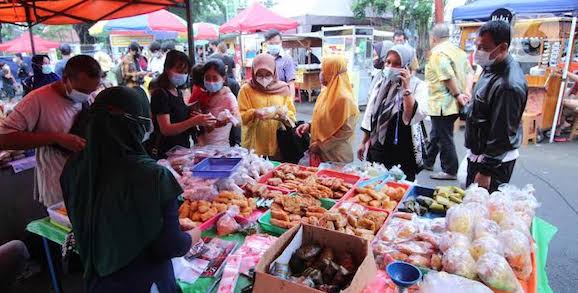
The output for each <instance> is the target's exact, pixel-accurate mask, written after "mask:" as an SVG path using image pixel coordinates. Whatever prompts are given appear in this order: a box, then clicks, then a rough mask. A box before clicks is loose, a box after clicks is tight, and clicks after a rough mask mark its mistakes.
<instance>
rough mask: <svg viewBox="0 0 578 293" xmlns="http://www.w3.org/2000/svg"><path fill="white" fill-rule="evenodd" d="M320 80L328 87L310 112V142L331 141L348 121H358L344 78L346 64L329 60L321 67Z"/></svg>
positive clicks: (337, 59)
mask: <svg viewBox="0 0 578 293" xmlns="http://www.w3.org/2000/svg"><path fill="white" fill-rule="evenodd" d="M321 69H322V70H323V80H328V81H329V83H328V84H327V86H326V87H325V88H323V89H322V90H321V94H319V97H318V98H317V103H315V108H313V119H312V122H311V142H324V141H326V140H328V139H330V138H331V137H332V136H333V135H334V134H335V133H337V131H339V129H341V127H342V126H343V125H344V124H345V123H346V122H347V120H348V119H349V118H351V117H355V118H357V116H358V115H359V109H358V108H357V103H356V102H355V100H354V97H353V89H352V88H351V82H350V81H349V75H348V74H347V60H346V59H345V57H343V56H337V55H334V56H329V57H325V58H323V62H322V63H321Z"/></svg>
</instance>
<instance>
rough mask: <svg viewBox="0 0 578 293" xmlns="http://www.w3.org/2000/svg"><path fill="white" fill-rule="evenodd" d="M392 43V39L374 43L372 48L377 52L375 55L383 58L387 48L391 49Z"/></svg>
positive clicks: (387, 50)
mask: <svg viewBox="0 0 578 293" xmlns="http://www.w3.org/2000/svg"><path fill="white" fill-rule="evenodd" d="M394 45H395V44H394V43H393V42H392V41H388V40H385V41H382V42H379V43H375V44H374V45H373V48H374V49H375V52H377V55H378V56H379V58H380V59H385V57H386V56H387V52H389V49H391V47H393V46H394Z"/></svg>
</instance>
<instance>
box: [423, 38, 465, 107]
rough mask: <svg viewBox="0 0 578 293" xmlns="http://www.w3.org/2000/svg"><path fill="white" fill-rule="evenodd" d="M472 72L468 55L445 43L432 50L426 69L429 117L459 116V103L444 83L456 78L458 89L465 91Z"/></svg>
mask: <svg viewBox="0 0 578 293" xmlns="http://www.w3.org/2000/svg"><path fill="white" fill-rule="evenodd" d="M470 72H471V67H470V64H469V63H468V58H467V55H466V53H465V52H464V51H463V50H462V49H460V48H458V47H456V46H455V45H453V44H452V43H451V42H449V41H445V42H443V43H440V44H439V45H437V46H435V47H434V48H433V49H432V53H431V56H430V58H429V61H428V63H427V65H426V67H425V79H426V81H427V83H428V88H429V95H430V98H429V111H428V113H429V115H431V116H448V115H453V114H458V112H459V107H458V101H457V99H456V98H454V97H453V96H452V94H451V93H450V91H449V90H448V88H447V87H446V85H445V84H444V81H446V80H449V79H452V78H455V79H456V82H457V85H458V87H459V88H460V90H461V91H464V90H465V89H466V87H467V77H468V74H470Z"/></svg>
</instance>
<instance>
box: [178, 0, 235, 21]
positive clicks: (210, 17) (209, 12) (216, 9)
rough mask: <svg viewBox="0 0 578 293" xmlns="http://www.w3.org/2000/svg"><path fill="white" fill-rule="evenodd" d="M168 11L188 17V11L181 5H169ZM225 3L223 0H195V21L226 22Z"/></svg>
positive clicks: (184, 17)
mask: <svg viewBox="0 0 578 293" xmlns="http://www.w3.org/2000/svg"><path fill="white" fill-rule="evenodd" d="M167 10H168V11H170V12H172V13H174V14H176V15H178V16H180V17H182V18H183V19H185V20H186V19H187V12H186V10H185V9H184V8H181V7H169V8H168V9H167ZM225 10H226V8H225V3H224V2H223V0H195V1H193V15H194V17H195V19H194V22H209V23H214V24H223V23H225V21H226V19H225V13H224V11H225Z"/></svg>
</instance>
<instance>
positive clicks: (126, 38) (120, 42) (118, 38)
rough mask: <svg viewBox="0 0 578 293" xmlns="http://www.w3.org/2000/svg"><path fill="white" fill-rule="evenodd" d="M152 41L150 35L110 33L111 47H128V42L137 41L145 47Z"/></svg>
mask: <svg viewBox="0 0 578 293" xmlns="http://www.w3.org/2000/svg"><path fill="white" fill-rule="evenodd" d="M153 41H154V37H153V36H152V35H110V45H111V46H112V47H128V46H129V45H130V43H132V42H137V43H138V44H139V45H141V46H144V47H147V46H149V45H150V44H151V43H152V42H153Z"/></svg>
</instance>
